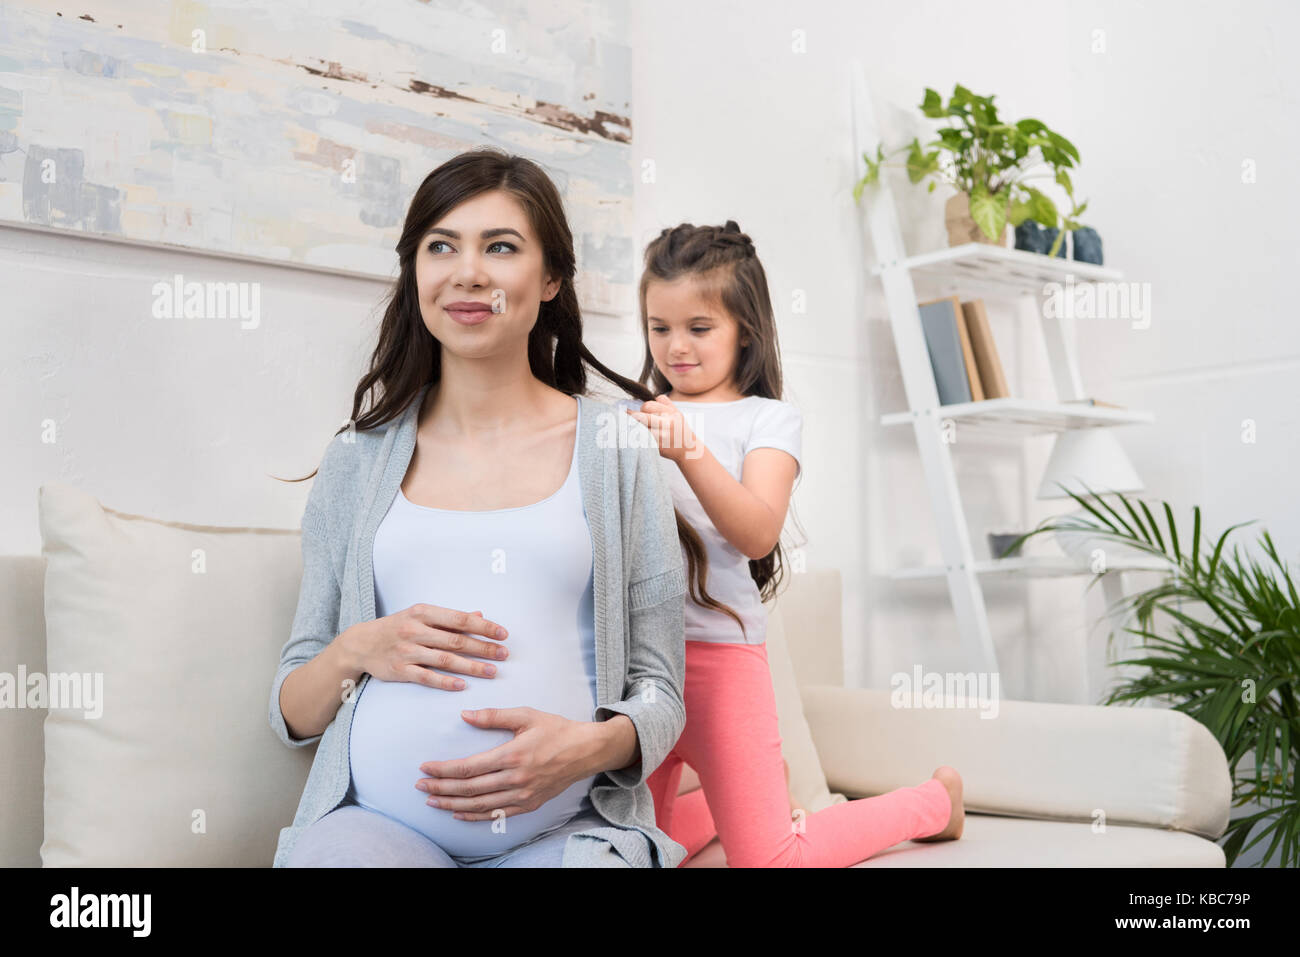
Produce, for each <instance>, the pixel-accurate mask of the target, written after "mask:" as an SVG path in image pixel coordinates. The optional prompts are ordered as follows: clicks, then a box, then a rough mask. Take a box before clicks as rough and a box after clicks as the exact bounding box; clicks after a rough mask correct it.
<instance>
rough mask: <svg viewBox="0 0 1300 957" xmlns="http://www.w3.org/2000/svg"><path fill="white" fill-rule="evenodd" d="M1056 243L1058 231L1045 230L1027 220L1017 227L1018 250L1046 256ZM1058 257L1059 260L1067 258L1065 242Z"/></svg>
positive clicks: (1059, 250)
mask: <svg viewBox="0 0 1300 957" xmlns="http://www.w3.org/2000/svg"><path fill="white" fill-rule="evenodd" d="M1054 242H1056V230H1055V229H1044V228H1043V227H1042V226H1040V225H1039V224H1038V223H1036V222H1034V221H1033V220H1032V219H1026V220H1025V221H1024V222H1023V223H1021V224H1020V225H1019V226H1017V227H1016V248H1017V249H1023V250H1025V251H1026V252H1031V253H1038V254H1040V255H1043V256H1046V255H1047V252H1048V250H1050V249H1051V248H1052V243H1054ZM1056 255H1057V258H1059V259H1064V258H1065V243H1064V242H1062V243H1061V248H1060V249H1058V250H1057V251H1056Z"/></svg>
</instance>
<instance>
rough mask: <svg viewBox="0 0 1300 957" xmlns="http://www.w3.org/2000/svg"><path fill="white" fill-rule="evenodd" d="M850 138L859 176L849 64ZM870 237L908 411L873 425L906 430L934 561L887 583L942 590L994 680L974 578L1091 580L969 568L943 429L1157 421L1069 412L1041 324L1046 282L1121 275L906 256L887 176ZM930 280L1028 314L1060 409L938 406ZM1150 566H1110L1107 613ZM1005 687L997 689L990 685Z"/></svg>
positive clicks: (865, 93)
mask: <svg viewBox="0 0 1300 957" xmlns="http://www.w3.org/2000/svg"><path fill="white" fill-rule="evenodd" d="M851 70H852V84H853V87H852V94H853V134H854V151H855V152H854V156H855V157H856V158H857V166H856V171H857V174H858V175H862V174H863V173H865V171H866V166H865V164H864V163H863V162H862V159H861V157H862V155H863V154H864V153H865V154H867V155H869V156H875V155H876V147H877V145H878V144H879V143H880V142H881V136H880V131H879V128H878V126H877V123H876V118H875V111H874V109H873V106H872V102H871V94H870V89H869V88H868V85H867V81H866V75H865V72H864V70H863V67H862V64H861V62H860V61H853V63H852V64H851ZM862 203H863V206H864V207H865V209H866V214H867V225H868V227H869V229H870V232H871V238H872V243H873V245H874V247H875V253H876V260H877V265H876V266H875V267H873V269H872V270H871V271H872V274H873V275H875V276H878V277H879V278H880V281H881V284H882V286H883V288H884V293H885V303H886V305H887V307H888V309H889V321H890V326H891V328H892V329H893V334H894V345H895V348H896V350H897V352H898V359H899V365H900V367H901V370H902V377H903V388H904V391H905V393H906V396H907V404H908V408H907V410H906V411H903V412H895V413H891V414H888V415H884V416H882V417H881V422H882V424H884V425H903V424H908V423H910V424H911V426H912V429H913V432H914V434H915V437H916V445H917V449H918V450H919V451H920V457H921V466H922V469H923V471H924V474H925V482H926V489H927V492H928V494H929V498H930V503H931V507H932V509H933V511H934V517H935V524H936V526H937V528H938V532H939V545H940V550H941V553H942V556H943V564H942V565H940V566H926V567H920V568H901V569H897V570H895V571H893V572H892V573H891V575H890V577H891V578H893V579H894V580H896V581H905V580H917V579H927V578H928V579H935V578H939V577H943V578H946V580H947V583H948V592H949V594H950V596H951V598H952V604H953V611H954V613H955V614H956V618H957V626H958V629H959V633H960V638H961V642H962V646H963V648H964V649H965V651H966V654H967V658H968V660H969V661H970V662H971V663H972V665H973V667H975V668H976V669H978V670H980V671H984V672H987V673H989V674H994V673H997V672H998V660H997V653H996V651H995V649H994V646H993V640H992V637H991V636H990V633H989V622H988V613H987V611H986V609H985V605H984V593H983V589H982V587H981V584H980V575H984V574H997V573H1008V574H1016V575H1021V576H1030V577H1055V576H1063V575H1083V574H1089V573H1090V571H1089V569H1088V568H1087V567H1085V566H1081V565H1079V564H1078V563H1076V562H1075V561H1074V560H1073V559H1070V558H1068V557H1066V556H1064V555H1062V556H1023V557H1013V558H1002V559H983V560H977V559H976V558H975V555H974V551H973V549H972V547H971V538H970V532H969V530H968V527H967V524H966V518H965V514H964V512H963V509H962V503H961V497H960V495H959V493H958V489H957V481H956V475H955V472H954V469H953V461H952V449H951V447H950V445H949V443H948V442H947V441H945V438H944V423H945V421H946V420H951V421H952V422H954V423H956V424H958V425H962V426H971V427H974V428H978V429H979V430H980V432H981V434H991V435H994V436H1003V437H1010V438H1019V437H1024V436H1030V435H1039V434H1044V433H1054V432H1063V431H1066V430H1070V429H1085V428H1107V427H1113V426H1120V425H1134V424H1146V423H1150V422H1152V421H1153V420H1154V416H1153V415H1152V414H1151V413H1149V412H1142V411H1138V410H1132V409H1119V408H1108V407H1104V406H1092V405H1084V404H1080V403H1078V402H1072V401H1071V400H1078V399H1083V398H1085V397H1086V395H1087V393H1085V392H1084V391H1083V382H1082V378H1081V376H1080V375H1079V371H1078V365H1077V363H1076V360H1075V350H1074V342H1075V339H1074V334H1075V330H1074V320H1073V318H1067V317H1062V318H1060V319H1056V318H1052V319H1048V318H1044V317H1043V315H1042V313H1041V310H1040V309H1039V307H1038V304H1037V302H1036V300H1035V298H1034V297H1035V295H1036V294H1038V293H1039V292H1040V291H1041V290H1042V288H1043V285H1044V284H1045V283H1047V282H1061V283H1063V284H1064V283H1065V282H1066V281H1067V276H1069V277H1073V281H1074V282H1075V283H1076V284H1077V283H1084V282H1098V281H1118V280H1120V279H1121V278H1122V275H1121V273H1119V272H1118V271H1116V270H1114V269H1110V268H1107V267H1103V266H1097V265H1094V264H1091V263H1084V262H1079V261H1076V260H1071V259H1062V258H1058V257H1049V256H1045V255H1042V254H1039V253H1030V252H1025V251H1023V250H1018V249H1006V248H1004V247H1000V246H992V245H986V244H983V243H968V244H966V245H962V246H953V247H949V248H947V249H940V250H937V251H935V252H928V253H924V254H921V255H917V256H908V255H907V253H906V250H905V249H904V248H903V238H902V232H901V230H900V229H899V225H898V218H897V212H896V208H895V204H894V196H893V192H892V190H891V188H890V185H889V182H888V180H887V178H886V177H885V176H883V175H882V176H881V177H879V178H878V179H877V181H876V183H875V184H872V185H871V186H868V187H867V188H866V191H865V192H864V193H863V197H862ZM914 273H915V274H916V275H917V276H918V277H922V278H926V279H939V280H942V282H943V283H944V284H945V286H947V287H948V288H950V289H951V290H952V291H953V292H958V291H960V292H963V293H974V292H979V293H981V294H984V295H988V296H990V297H991V298H1002V299H1011V300H1014V301H1016V302H1017V303H1018V305H1019V306H1020V308H1022V309H1025V310H1026V311H1032V313H1033V315H1034V316H1035V317H1036V318H1037V319H1038V320H1039V321H1041V322H1042V323H1043V332H1044V337H1045V341H1046V345H1047V352H1048V358H1049V362H1050V365H1051V372H1052V377H1053V380H1054V382H1055V384H1056V391H1057V396H1058V401H1055V402H1051V401H1044V400H1037V399H1018V398H1000V399H991V400H986V401H982V402H966V403H961V404H954V405H940V404H939V393H938V389H937V387H936V385H935V381H934V372H933V368H932V366H931V364H930V355H929V350H928V349H927V347H926V344H925V337H924V333H923V332H922V328H921V316H920V310H919V308H918V302H917V295H916V290H915V288H914V284H913V281H912V280H913V274H914ZM1167 568H1168V566H1167V565H1166V564H1165V563H1162V562H1160V561H1159V560H1158V559H1155V558H1152V559H1150V560H1147V559H1135V560H1130V561H1127V562H1117V563H1113V564H1111V565H1110V567H1109V569H1108V571H1107V573H1106V574H1105V575H1104V576H1103V579H1102V583H1103V587H1104V591H1105V597H1106V601H1107V604H1108V606H1110V607H1113V606H1114V605H1115V604H1116V602H1117V601H1118V600H1119V599H1120V598H1121V597H1122V594H1123V592H1122V585H1121V582H1120V575H1119V574H1117V573H1119V572H1122V571H1125V570H1160V569H1167ZM1123 624H1124V622H1122V621H1120V620H1118V618H1117V617H1116V616H1115V615H1114V614H1112V627H1113V628H1114V630H1115V631H1116V634H1120V635H1122V634H1123ZM998 684H999V686H1003V683H1002V682H998Z"/></svg>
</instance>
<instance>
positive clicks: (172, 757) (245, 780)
mask: <svg viewBox="0 0 1300 957" xmlns="http://www.w3.org/2000/svg"><path fill="white" fill-rule="evenodd" d="M39 506H40V522H41V533H42V540H43V543H44V544H43V549H42V555H25V556H9V557H3V558H0V586H2V587H0V679H3V678H4V676H5V674H7V675H9V676H10V678H9V688H10V691H11V692H12V691H13V690H14V688H15V679H16V678H17V677H18V675H19V673H20V668H21V669H23V671H25V673H26V675H27V676H28V677H29V680H30V676H31V675H34V674H38V673H39V674H41V675H48V676H50V677H51V678H53V677H55V676H57V675H73V674H77V675H83V676H85V675H89V676H92V677H91V678H86V679H83V680H82V682H81V684H80V685H79V687H80V688H81V689H82V691H83V692H85V693H87V694H88V695H91V696H93V695H94V689H93V676H94V675H96V674H98V675H102V679H103V688H102V695H100V697H99V700H98V703H97V704H96V707H97V708H99V709H100V710H101V711H102V714H101V715H100V716H99V717H88V716H87V711H88V710H90V709H89V708H88V707H87V705H88V704H89V703H90V702H89V698H87V699H86V700H83V701H81V702H79V703H78V702H71V701H70V699H68V698H67V697H64V698H62V699H58V700H48V701H46V702H45V703H46V704H47V705H54V707H39V706H35V707H16V706H14V702H13V701H10V702H8V705H9V706H6V707H3V708H0V746H2V747H3V752H4V754H5V755H6V758H7V760H6V770H7V772H8V773H6V774H5V775H3V776H0V864H2V865H5V866H19V867H39V866H42V865H44V866H105V865H123V866H149V865H160V866H186V865H195V866H205V865H220V866H269V865H270V863H271V860H272V857H273V855H274V850H275V843H276V836H277V833H278V831H279V829H280V828H281V827H284V826H286V825H287V824H289V823H290V822H291V820H292V817H293V812H294V809H295V808H296V806H297V802H298V797H299V795H300V794H301V791H302V786H303V783H304V781H305V779H306V774H307V770H308V768H309V766H310V759H311V755H312V752H313V750H314V749H311V748H306V749H294V750H292V751H290V750H286V749H285V748H284V746H283V745H282V744H281V743H280V742H279V741H278V740H277V739H276V738H275V736H274V734H273V733H272V732H271V729H270V727H269V725H268V723H267V716H266V707H267V699H268V694H269V689H270V683H271V680H272V677H273V675H274V672H275V666H276V664H277V662H278V656H279V649H280V646H281V644H282V643H283V641H284V638H285V636H286V635H287V634H288V630H289V625H290V622H291V620H292V617H293V612H294V609H295V607H296V604H297V597H298V595H297V588H298V582H299V578H300V573H301V559H300V553H299V533H298V531H297V530H296V529H294V530H284V529H256V528H226V527H216V526H202V525H192V524H186V523H178V522H167V521H163V520H158V519H153V518H148V517H144V516H135V515H127V514H124V513H120V512H116V511H114V510H112V509H108V508H105V507H103V506H101V505H100V503H99V502H98V501H96V500H95V499H94V498H93V497H92V496H90V495H88V494H86V493H84V492H82V491H80V490H78V489H76V488H74V487H72V486H69V485H66V484H62V483H51V484H49V485H46V486H43V487H42V488H41V490H40V502H39ZM789 581H790V584H789V588H788V590H787V591H785V592H784V593H783V594H782V595H781V597H780V598H779V599H778V601H777V602H776V604H775V606H773V607H771V608H770V609H769V612H770V614H771V622H770V629H769V638H768V642H769V644H768V651H769V657H770V659H771V662H772V669H773V681H774V685H775V687H776V691H777V700H778V709H779V711H780V720H781V734H782V741H783V750H784V754H785V757H786V760H787V762H788V763H789V765H790V774H791V790H792V792H793V794H794V797H795V799H796V802H797V803H798V804H799V805H800V806H801V807H804V808H806V809H807V810H808V811H810V812H815V811H818V810H820V809H821V808H823V807H826V806H828V805H829V804H831V803H837V802H840V801H844V800H847V799H848V798H850V797H860V796H867V795H871V794H879V793H883V792H885V791H889V790H892V789H894V788H897V787H901V786H904V785H915V784H919V783H921V782H922V781H924V780H926V779H927V778H928V777H929V776H930V774H931V773H932V772H933V770H934V768H935V767H937V766H939V765H943V764H947V765H951V766H952V767H954V768H956V769H957V770H958V771H960V772H961V773H962V775H963V778H964V781H965V799H966V807H967V821H966V827H965V833H964V835H963V837H962V838H961V839H960V840H958V841H948V842H942V843H933V844H931V843H915V842H910V841H909V842H903V843H901V844H898V845H896V846H894V847H892V848H889V849H887V850H885V851H882V852H880V853H879V854H877V855H875V856H873V857H872V858H871V859H869V860H867V861H864V862H862V863H861V864H859V865H857V866H859V867H948V866H952V867H965V866H1133V867H1145V866H1187V867H1222V866H1224V855H1223V852H1222V850H1221V849H1220V848H1219V846H1218V845H1217V844H1216V843H1215V840H1216V839H1217V838H1218V837H1220V836H1221V835H1222V834H1223V832H1224V829H1225V828H1226V826H1227V823H1228V817H1229V805H1230V799H1231V783H1230V780H1229V776H1228V768H1227V761H1226V759H1225V757H1224V754H1223V751H1222V749H1221V748H1220V747H1219V745H1218V742H1217V741H1215V739H1214V738H1213V736H1212V735H1210V733H1209V732H1208V731H1207V730H1206V729H1205V728H1204V727H1203V726H1202V725H1200V724H1199V723H1197V722H1196V721H1194V720H1193V719H1191V718H1189V717H1188V716H1186V715H1184V714H1182V713H1179V712H1175V711H1169V710H1164V709H1154V708H1128V707H1110V708H1104V707H1091V706H1076V705H1059V704H1041V703H1034V702H1024V701H1003V702H1001V703H1000V706H999V711H998V714H997V717H996V718H994V719H992V720H990V719H985V718H981V717H980V714H979V711H978V710H977V709H962V708H916V709H908V708H894V707H891V705H890V694H889V692H888V691H883V690H862V689H852V688H845V687H843V674H842V664H841V662H842V645H841V632H840V597H841V596H840V586H841V583H840V576H839V573H838V572H837V571H835V570H823V571H812V572H806V573H802V574H794V575H792V576H791V578H790V579H789ZM72 684H73V683H65V685H64V689H63V693H64V694H65V695H66V694H67V693H68V692H69V690H70V689H71V686H72ZM50 687H51V688H52V687H53V682H52V683H51V685H50ZM18 690H20V691H21V690H23V689H21V688H20V689H18ZM27 700H28V699H25V702H26V701H27ZM30 703H34V704H36V705H39V704H40V703H41V702H40V701H39V700H37V699H34V698H33V699H30ZM69 704H78V706H79V707H78V708H73V707H69ZM694 786H696V779H695V777H694V775H693V774H692V773H691V772H690V771H689V769H688V770H687V773H686V774H685V775H684V777H683V783H682V791H683V792H685V791H687V790H689V789H690V788H692V787H694ZM685 866H688V867H709V866H725V854H724V853H723V850H722V848H721V846H720V845H719V843H718V842H717V841H716V840H715V841H714V842H713V843H712V844H711V845H709V846H708V847H706V848H705V849H704V850H702V851H701V852H700V853H698V854H696V855H695V856H694V857H692V858H691V859H690V860H689V861H688V862H687V864H686V865H685Z"/></svg>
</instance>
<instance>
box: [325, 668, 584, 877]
mask: <svg viewBox="0 0 1300 957" xmlns="http://www.w3.org/2000/svg"><path fill="white" fill-rule="evenodd" d="M460 677H463V678H464V680H465V682H466V688H465V690H463V691H443V690H441V689H439V688H429V687H425V686H424V685H417V684H413V683H411V682H408V681H380V680H379V679H377V678H375V677H374V676H373V675H372V676H371V677H370V680H369V681H367V682H366V686H365V688H364V689H362V692H361V697H360V698H359V699H358V701H357V705H356V711H355V712H354V714H353V716H352V729H351V732H350V734H349V739H348V751H349V757H350V760H351V765H352V785H353V788H354V790H355V795H356V800H357V803H358V804H360V805H361V806H362V807H367V808H370V809H372V810H375V811H378V812H380V813H381V814H386V815H388V816H389V817H391V818H393V819H395V820H398V821H401V822H402V823H403V824H406V825H407V826H408V827H411V828H413V829H415V830H416V831H419V832H420V833H421V834H423V835H424V836H425V837H427V838H429V840H431V841H433V842H434V843H436V844H437V845H438V846H439V847H441V848H442V849H443V850H444V851H446V852H447V853H448V854H452V855H455V856H457V857H479V856H485V855H494V854H502V853H505V852H506V851H508V850H510V849H512V848H514V847H517V846H518V845H520V844H522V843H524V842H525V841H528V840H530V839H531V838H533V837H535V836H537V835H538V834H540V833H542V832H543V831H546V830H549V829H551V828H553V827H558V826H559V825H561V824H563V823H564V822H565V821H567V820H569V818H571V817H572V816H573V815H574V814H576V813H577V812H578V811H579V809H580V805H581V803H582V799H583V797H584V796H585V795H586V794H587V792H588V791H589V790H590V788H591V784H592V782H593V781H594V780H595V777H594V776H592V777H588V778H584V779H582V780H580V781H575V782H574V783H573V784H571V785H570V786H569V787H568V788H567V789H565V790H564V791H563V792H561V793H560V794H557V795H556V796H555V797H553V798H551V799H550V800H549V801H547V802H546V803H545V804H543V805H542V806H541V807H539V808H537V809H536V810H534V811H528V812H526V813H523V814H513V815H511V816H509V817H504V816H498V817H497V818H496V819H495V820H488V821H458V820H456V819H455V818H453V817H452V814H454V813H455V812H454V811H452V810H448V809H446V808H436V807H430V806H429V805H428V804H426V803H425V802H426V801H427V800H428V798H429V794H428V793H427V792H425V791H421V790H418V789H417V788H416V786H415V782H416V781H418V780H419V779H420V778H423V777H426V776H427V775H425V773H424V772H423V771H421V770H420V765H421V764H423V763H424V762H426V761H446V760H450V759H454V758H466V757H470V756H472V755H475V754H479V753H481V752H484V751H489V750H491V749H492V748H495V747H497V746H498V745H500V744H504V743H505V742H507V741H510V740H511V739H512V738H513V737H514V732H513V731H511V730H509V729H505V728H476V727H474V726H473V725H471V724H469V723H468V722H467V721H465V720H464V719H463V718H462V717H461V716H460V712H461V710H462V709H470V710H474V709H479V708H509V707H522V706H527V707H532V708H536V709H537V710H539V711H547V712H550V713H552V714H559V715H562V716H563V717H566V718H570V719H572V720H574V721H590V720H591V718H592V712H593V710H594V708H595V702H594V701H593V700H592V696H591V689H590V687H589V685H588V683H587V680H586V678H585V676H583V675H581V674H579V675H575V676H573V677H572V678H569V677H566V676H562V675H555V674H549V675H547V676H546V680H544V681H540V682H538V681H529V680H527V676H526V675H517V676H516V677H515V678H514V679H513V680H512V678H511V677H510V676H509V675H508V674H507V669H505V668H502V669H501V670H500V671H499V672H498V677H496V678H477V677H471V676H467V675H462V676H460Z"/></svg>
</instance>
